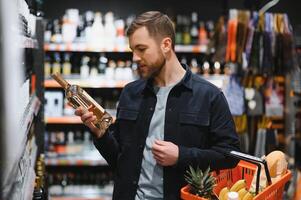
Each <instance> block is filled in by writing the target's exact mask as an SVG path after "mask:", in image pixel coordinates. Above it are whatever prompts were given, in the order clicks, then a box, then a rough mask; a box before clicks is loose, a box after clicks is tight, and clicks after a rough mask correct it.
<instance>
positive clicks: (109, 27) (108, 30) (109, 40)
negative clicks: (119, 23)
mask: <svg viewBox="0 0 301 200" xmlns="http://www.w3.org/2000/svg"><path fill="white" fill-rule="evenodd" d="M104 37H105V38H106V39H105V40H104V46H105V48H106V49H112V48H113V47H114V45H115V39H116V27H115V24H114V14H113V12H107V13H106V15H105V24H104Z"/></svg>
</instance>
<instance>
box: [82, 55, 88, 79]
mask: <svg viewBox="0 0 301 200" xmlns="http://www.w3.org/2000/svg"><path fill="white" fill-rule="evenodd" d="M89 61H90V58H89V57H88V56H84V57H83V58H82V65H81V67H80V77H81V78H82V79H85V78H88V77H89V74H90V67H89V65H88V63H89Z"/></svg>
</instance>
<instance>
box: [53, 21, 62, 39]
mask: <svg viewBox="0 0 301 200" xmlns="http://www.w3.org/2000/svg"><path fill="white" fill-rule="evenodd" d="M50 40H51V42H53V43H61V42H62V41H63V37H62V27H61V24H60V20H58V19H56V20H54V21H53V34H52V36H51V39H50Z"/></svg>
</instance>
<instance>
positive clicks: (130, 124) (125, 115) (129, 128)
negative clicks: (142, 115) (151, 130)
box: [117, 108, 139, 146]
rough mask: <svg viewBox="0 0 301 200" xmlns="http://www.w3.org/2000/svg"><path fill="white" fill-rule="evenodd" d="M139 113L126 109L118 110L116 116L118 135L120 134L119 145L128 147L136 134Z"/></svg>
mask: <svg viewBox="0 0 301 200" xmlns="http://www.w3.org/2000/svg"><path fill="white" fill-rule="evenodd" d="M138 114H139V111H138V110H134V109H128V108H120V109H119V112H118V114H117V120H118V124H119V134H120V145H121V146H127V145H130V144H131V143H132V142H133V140H134V138H135V135H136V134H137V133H136V124H137V123H136V122H137V118H138Z"/></svg>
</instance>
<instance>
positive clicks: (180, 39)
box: [175, 15, 183, 44]
mask: <svg viewBox="0 0 301 200" xmlns="http://www.w3.org/2000/svg"><path fill="white" fill-rule="evenodd" d="M175 40H176V41H175V42H176V44H182V43H183V17H182V16H181V15H177V24H176V36H175Z"/></svg>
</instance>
